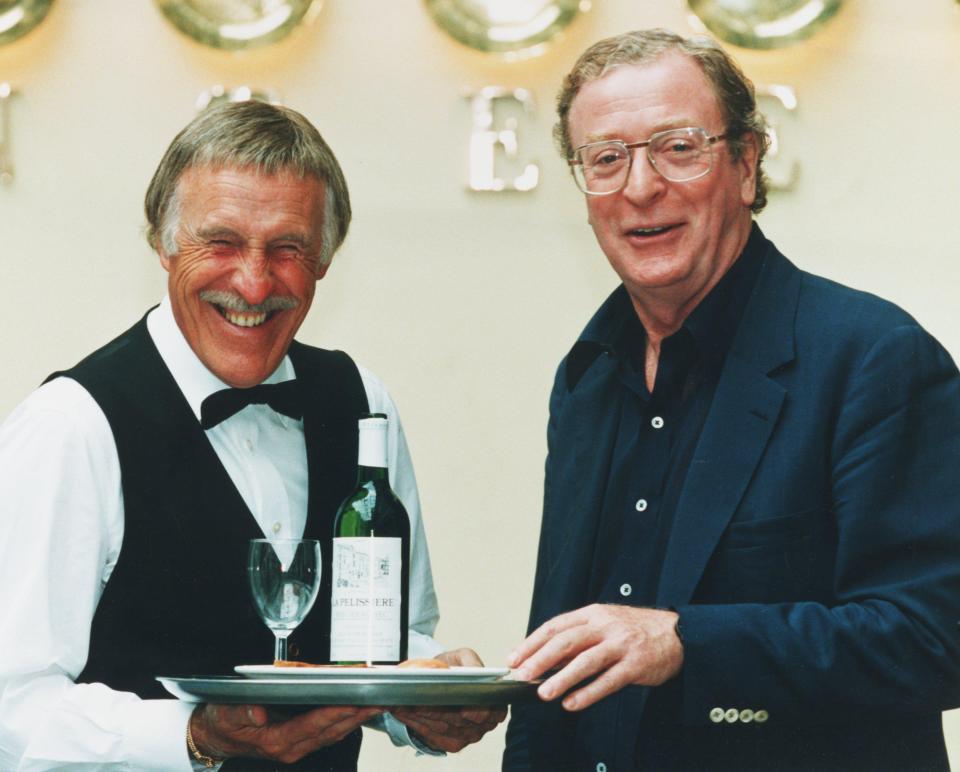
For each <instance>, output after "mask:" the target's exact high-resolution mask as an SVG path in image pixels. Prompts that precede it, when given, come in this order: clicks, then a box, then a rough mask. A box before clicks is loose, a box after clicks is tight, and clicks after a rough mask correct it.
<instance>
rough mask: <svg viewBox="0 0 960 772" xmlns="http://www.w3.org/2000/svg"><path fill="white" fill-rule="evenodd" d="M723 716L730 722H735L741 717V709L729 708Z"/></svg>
mask: <svg viewBox="0 0 960 772" xmlns="http://www.w3.org/2000/svg"><path fill="white" fill-rule="evenodd" d="M723 717H724V718H725V719H726V721H727V723H728V724H733V723H734V722H736V721H737V719H739V718H740V711H739V710H737V709H736V708H728V709H727V712H726V713H724V714H723Z"/></svg>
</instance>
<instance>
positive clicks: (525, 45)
mask: <svg viewBox="0 0 960 772" xmlns="http://www.w3.org/2000/svg"><path fill="white" fill-rule="evenodd" d="M425 2H426V6H427V12H428V13H429V14H430V16H431V17H432V18H433V20H434V21H435V22H436V23H437V24H438V25H439V26H440V27H441V28H442V29H443V30H444V31H445V32H446V33H447V34H449V35H450V36H451V37H452V38H454V39H455V40H458V41H460V42H461V43H463V44H464V45H467V46H470V47H471V48H475V49H477V50H478V51H484V52H487V53H496V54H503V55H504V56H505V58H511V59H512V58H523V57H528V56H535V55H537V54H539V53H541V52H542V51H543V50H544V49H545V48H546V46H547V44H548V43H550V42H551V41H552V40H554V39H555V38H556V37H557V36H558V35H559V34H560V33H561V32H563V30H564V28H566V27H567V26H568V25H569V24H570V22H572V21H573V20H574V19H575V18H576V17H577V15H578V14H580V13H582V12H585V11H588V10H590V5H591V2H590V0H425Z"/></svg>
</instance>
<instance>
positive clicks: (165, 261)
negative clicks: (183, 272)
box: [157, 247, 172, 273]
mask: <svg viewBox="0 0 960 772" xmlns="http://www.w3.org/2000/svg"><path fill="white" fill-rule="evenodd" d="M157 255H158V256H159V257H160V265H162V266H163V270H165V271H166V272H167V273H170V263H171V261H172V258H171V257H170V256H169V255H168V254H167V253H166V251H165V250H164V249H163V247H160V248H158V249H157Z"/></svg>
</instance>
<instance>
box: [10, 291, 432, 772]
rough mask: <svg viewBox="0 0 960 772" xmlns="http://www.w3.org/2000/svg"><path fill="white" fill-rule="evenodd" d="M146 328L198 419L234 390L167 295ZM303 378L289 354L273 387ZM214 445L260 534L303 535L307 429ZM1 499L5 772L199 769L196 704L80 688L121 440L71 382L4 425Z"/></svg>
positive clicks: (398, 459) (418, 609) (426, 571)
mask: <svg viewBox="0 0 960 772" xmlns="http://www.w3.org/2000/svg"><path fill="white" fill-rule="evenodd" d="M147 326H148V330H149V333H150V336H151V338H152V339H153V341H154V343H155V344H156V346H157V349H158V350H159V352H160V356H161V357H162V358H163V361H164V363H165V364H166V365H167V367H168V368H169V370H170V372H171V373H172V374H173V377H174V379H175V380H176V382H177V384H178V386H179V387H180V389H181V390H182V391H183V394H184V396H185V397H186V399H187V402H188V403H189V405H190V407H191V409H192V410H193V412H194V413H195V414H196V415H197V418H198V420H199V417H200V404H201V402H202V401H203V399H204V398H205V397H207V396H208V395H210V394H212V393H213V392H215V391H218V390H220V389H223V388H227V384H225V383H223V382H222V381H220V380H219V379H218V378H217V377H216V376H214V375H213V374H212V373H211V372H210V371H209V370H207V369H206V367H204V365H203V364H202V363H201V362H200V360H199V359H197V357H196V355H195V354H194V353H193V351H192V349H191V348H190V346H189V345H188V344H187V342H186V340H185V339H184V337H183V335H182V333H181V332H180V329H179V328H178V327H177V325H176V322H175V321H174V318H173V313H172V311H171V308H170V302H169V299H166V298H165V299H164V301H163V302H162V303H161V304H160V306H159V307H158V308H157V309H155V310H154V311H153V312H151V314H150V315H149V317H148V319H147ZM360 374H361V377H362V380H363V386H364V389H365V390H366V394H367V400H368V402H369V406H370V411H371V412H381V413H386V414H387V415H388V416H389V418H390V432H389V435H388V438H387V448H388V464H389V468H390V484H391V486H392V487H393V489H394V491H395V492H396V494H397V495H398V496H399V497H400V499H401V501H402V502H403V504H404V506H405V507H406V509H407V513H408V514H409V516H410V533H411V538H410V553H411V565H410V635H409V652H410V656H411V657H430V656H433V655H435V654H436V653H437V652H439V651H440V650H441V648H442V647H441V646H440V644H438V643H437V642H436V641H434V640H433V639H432V637H431V635H432V634H433V631H434V629H435V628H436V624H437V620H438V619H439V611H438V608H437V600H436V595H435V593H434V589H433V579H432V576H431V572H430V559H429V555H428V553H427V545H426V540H425V536H424V531H423V524H422V522H421V519H420V501H419V497H418V495H417V486H416V480H415V478H414V474H413V467H412V464H411V461H410V454H409V451H408V449H407V445H406V441H405V439H404V435H403V429H402V427H401V425H400V419H399V417H398V415H397V411H396V407H395V406H394V404H393V401H392V400H391V399H390V396H389V394H388V393H387V391H386V389H385V387H384V386H383V384H382V383H381V382H380V381H379V380H378V379H377V378H376V377H375V376H374V375H373V374H372V373H370V372H369V371H368V370H366V369H364V368H362V367H361V368H360ZM294 376H295V373H294V370H293V365H292V363H291V362H290V360H289V358H284V360H283V362H282V363H281V364H280V366H279V367H278V368H277V370H276V372H274V373H273V374H272V375H271V376H270V377H269V378H268V379H267V381H266V382H267V383H275V382H279V381H284V380H289V379H290V378H292V377H294ZM207 437H208V438H209V440H210V443H211V445H212V446H213V448H214V450H215V451H216V453H217V455H218V456H219V458H220V461H221V462H222V463H223V465H224V467H225V469H226V471H227V472H228V473H229V475H230V478H231V479H232V480H233V482H234V484H235V485H236V487H237V490H238V491H239V492H240V494H241V496H242V497H243V500H244V501H245V502H246V504H247V506H248V507H249V508H250V511H251V512H252V513H253V516H254V517H255V518H256V520H257V523H258V524H259V525H260V527H261V529H262V530H263V532H264V534H265V535H266V536H278V537H292V538H297V537H300V536H302V535H303V529H304V525H305V523H306V514H307V487H308V486H307V461H306V448H305V443H304V439H303V422H302V421H299V420H295V419H291V418H288V417H286V416H283V415H280V414H277V413H275V412H274V411H273V410H272V409H271V408H269V407H267V406H266V405H251V406H249V407H246V408H244V409H243V410H241V411H240V412H239V413H237V414H236V415H234V416H232V417H231V418H229V419H227V420H225V421H223V422H222V423H220V424H219V425H217V426H216V427H214V428H213V429H210V430H208V431H207ZM146 439H147V438H145V440H146ZM0 502H2V503H0V770H5V771H6V770H17V771H18V772H21V771H22V772H27V771H28V770H29V771H30V772H39V771H40V770H52V769H62V768H64V767H68V768H69V767H70V766H72V765H83V768H84V769H85V770H91V771H92V770H100V769H103V770H115V769H136V770H184V772H188V771H189V770H191V769H192V768H193V766H192V764H191V760H190V757H189V754H188V753H187V749H186V743H185V741H184V736H185V733H186V724H187V721H188V719H189V716H190V713H191V712H192V710H193V708H194V707H195V706H193V705H189V704H186V703H182V702H178V701H177V700H174V699H169V700H142V699H140V698H139V697H137V696H136V695H135V694H132V693H129V692H117V691H114V690H112V689H109V688H108V687H106V686H105V685H103V684H77V683H74V679H75V678H76V677H77V676H78V675H79V674H80V672H81V671H82V670H83V668H84V666H85V664H86V661H87V654H88V646H89V640H90V627H91V623H92V620H93V615H94V612H95V611H96V608H97V603H98V602H99V600H100V596H101V594H102V593H103V589H104V587H105V586H106V584H107V581H108V579H109V578H110V574H111V572H112V571H113V567H114V566H115V565H116V562H117V558H118V556H119V554H120V549H121V545H122V542H123V527H124V519H123V494H122V489H121V482H120V465H119V459H118V457H117V450H116V445H115V444H114V439H113V433H112V432H111V430H110V426H109V424H108V422H107V419H106V416H105V415H104V414H103V411H102V410H101V409H100V407H99V405H97V403H96V402H95V401H94V400H93V398H92V397H91V396H90V394H89V393H88V392H87V391H86V390H85V389H84V388H83V387H82V386H80V385H79V384H78V383H77V382H76V381H74V380H72V379H69V378H57V379H55V380H53V381H51V382H50V383H47V384H44V385H43V386H41V387H40V388H39V389H37V391H35V392H34V393H33V394H31V395H30V396H29V397H28V398H27V399H26V400H25V401H24V402H23V403H21V404H20V405H19V406H18V407H17V408H16V409H15V410H14V412H13V413H12V414H11V415H10V416H9V417H8V418H7V420H6V421H5V422H4V423H3V425H2V426H0ZM268 655H269V653H267V655H265V656H268ZM238 664H240V663H238ZM157 675H163V674H162V673H157ZM382 724H385V728H386V729H387V730H388V731H389V733H390V735H391V739H393V741H394V742H395V743H396V744H406V743H408V742H409V737H408V736H407V733H406V730H405V728H404V727H403V725H401V724H399V722H397V721H395V720H394V719H392V717H389V716H388V717H386V719H385V720H384V721H383V722H382Z"/></svg>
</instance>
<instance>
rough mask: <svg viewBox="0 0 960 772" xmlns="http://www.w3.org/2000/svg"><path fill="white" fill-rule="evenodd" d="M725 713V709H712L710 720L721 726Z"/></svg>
mask: <svg viewBox="0 0 960 772" xmlns="http://www.w3.org/2000/svg"><path fill="white" fill-rule="evenodd" d="M724 712H725V711H724V710H723V708H712V709H711V710H710V720H711V721H712V722H713V723H714V724H719V723H720V722H721V721H723V715H724Z"/></svg>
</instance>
